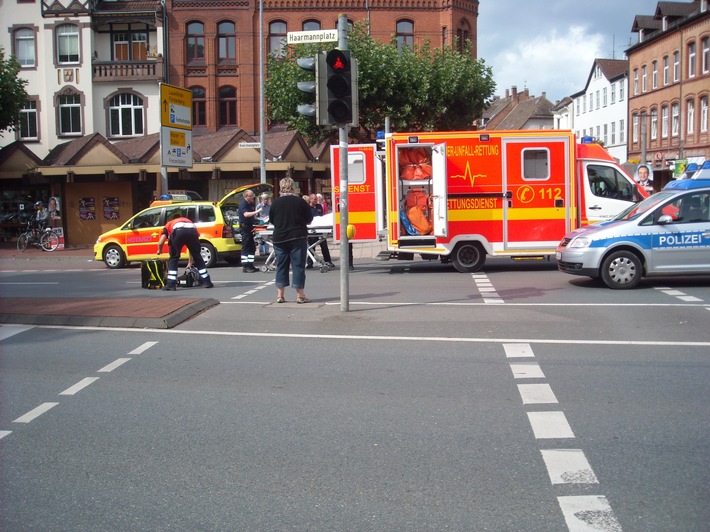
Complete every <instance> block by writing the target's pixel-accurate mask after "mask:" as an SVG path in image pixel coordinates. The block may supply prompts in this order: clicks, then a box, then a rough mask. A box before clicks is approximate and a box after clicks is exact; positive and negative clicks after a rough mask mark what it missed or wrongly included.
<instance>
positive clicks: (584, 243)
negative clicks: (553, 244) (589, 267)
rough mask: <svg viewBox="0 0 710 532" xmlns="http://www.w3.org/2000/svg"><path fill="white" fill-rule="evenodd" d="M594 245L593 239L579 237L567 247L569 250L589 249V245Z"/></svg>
mask: <svg viewBox="0 0 710 532" xmlns="http://www.w3.org/2000/svg"><path fill="white" fill-rule="evenodd" d="M591 243H592V239H591V238H589V237H586V236H578V237H575V238H573V239H572V242H570V243H569V245H568V246H567V247H568V248H588V247H589V244H591Z"/></svg>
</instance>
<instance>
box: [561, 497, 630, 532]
mask: <svg viewBox="0 0 710 532" xmlns="http://www.w3.org/2000/svg"><path fill="white" fill-rule="evenodd" d="M557 501H558V502H559V503H560V508H561V509H562V515H564V516H565V521H566V522H567V528H568V529H569V531H570V532H595V531H596V532H621V525H620V524H619V522H618V521H617V520H616V517H614V512H613V511H612V509H611V506H610V505H609V502H608V501H607V500H606V497H604V496H603V495H578V496H569V497H557Z"/></svg>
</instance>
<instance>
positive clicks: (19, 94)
mask: <svg viewBox="0 0 710 532" xmlns="http://www.w3.org/2000/svg"><path fill="white" fill-rule="evenodd" d="M19 72H20V64H19V63H18V62H17V61H15V58H14V57H9V58H8V59H7V60H6V59H5V50H4V49H3V48H0V131H3V130H5V129H7V130H9V131H13V130H14V129H15V128H16V126H17V124H18V123H19V121H20V109H22V107H23V106H24V105H25V103H26V102H27V92H25V85H27V80H25V79H20V78H18V77H17V74H18V73H19Z"/></svg>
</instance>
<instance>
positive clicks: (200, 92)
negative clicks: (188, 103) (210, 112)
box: [191, 87, 207, 127]
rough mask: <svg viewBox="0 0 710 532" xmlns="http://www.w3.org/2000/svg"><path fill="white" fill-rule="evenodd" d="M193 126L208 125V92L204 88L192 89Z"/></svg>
mask: <svg viewBox="0 0 710 532" xmlns="http://www.w3.org/2000/svg"><path fill="white" fill-rule="evenodd" d="M191 90H192V125H193V127H194V126H206V125H207V92H206V91H205V89H203V88H202V87H192V89H191Z"/></svg>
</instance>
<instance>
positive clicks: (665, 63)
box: [663, 55, 670, 86]
mask: <svg viewBox="0 0 710 532" xmlns="http://www.w3.org/2000/svg"><path fill="white" fill-rule="evenodd" d="M669 70H670V59H669V58H668V56H667V55H666V56H664V57H663V85H664V86H666V85H668V83H669V82H670V80H669V79H668V74H669Z"/></svg>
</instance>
